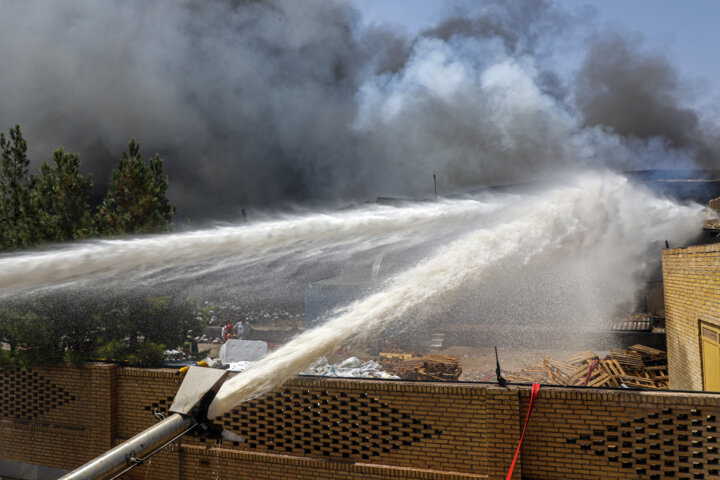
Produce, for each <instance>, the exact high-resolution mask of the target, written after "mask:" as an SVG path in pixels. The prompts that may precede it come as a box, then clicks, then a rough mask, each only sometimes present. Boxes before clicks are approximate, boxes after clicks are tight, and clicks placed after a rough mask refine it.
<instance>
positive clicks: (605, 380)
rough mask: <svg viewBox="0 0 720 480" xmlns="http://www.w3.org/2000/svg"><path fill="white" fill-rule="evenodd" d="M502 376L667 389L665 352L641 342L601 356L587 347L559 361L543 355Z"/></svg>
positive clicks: (552, 382)
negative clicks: (518, 369)
mask: <svg viewBox="0 0 720 480" xmlns="http://www.w3.org/2000/svg"><path fill="white" fill-rule="evenodd" d="M505 378H506V379H507V380H508V381H510V382H520V383H529V382H539V383H544V384H550V385H570V386H583V385H584V386H587V387H621V386H623V385H624V386H626V387H631V388H651V389H667V388H668V370H667V355H666V353H665V352H663V351H662V350H657V349H655V348H651V347H646V346H644V345H633V346H632V347H629V348H628V349H627V350H617V349H613V350H610V355H608V356H606V357H605V358H603V359H600V358H598V356H597V355H595V353H593V352H592V351H589V350H588V351H586V352H582V353H578V354H576V355H573V356H572V357H569V358H566V359H565V360H564V361H562V362H559V361H556V360H552V359H544V360H543V361H542V362H539V363H537V364H535V365H533V366H531V367H528V368H525V369H523V370H521V371H520V372H517V373H514V372H510V373H507V374H506V375H505Z"/></svg>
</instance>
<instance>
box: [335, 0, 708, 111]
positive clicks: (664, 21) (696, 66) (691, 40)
mask: <svg viewBox="0 0 720 480" xmlns="http://www.w3.org/2000/svg"><path fill="white" fill-rule="evenodd" d="M349 1H350V2H351V3H352V4H354V5H355V6H356V8H358V9H359V10H360V11H361V12H362V13H363V16H364V19H365V21H366V22H387V21H390V22H395V23H399V24H402V25H404V26H405V27H406V28H407V29H408V30H409V31H411V32H412V31H417V30H421V29H423V28H424V27H426V26H429V25H432V24H433V23H435V21H436V20H437V19H438V18H439V17H441V16H442V14H443V12H444V11H446V10H448V9H449V8H451V7H452V5H454V4H458V3H460V4H462V3H466V2H463V1H461V0H457V1H454V2H453V1H447V0H349ZM556 1H557V3H559V4H560V5H562V6H564V7H565V8H567V9H570V10H573V9H577V8H581V7H584V6H585V7H586V6H590V7H591V8H592V9H594V10H595V14H596V16H597V21H596V24H598V25H599V26H603V25H607V24H620V25H623V26H625V27H626V28H628V29H630V30H634V31H638V32H640V33H642V34H643V36H644V37H645V44H646V46H647V47H648V48H650V49H652V50H653V51H657V52H662V53H663V54H665V55H666V56H667V58H668V59H669V60H670V61H671V63H672V64H673V65H674V66H675V67H676V68H677V70H678V72H679V73H680V74H681V76H682V77H683V78H684V79H685V80H687V81H689V82H690V83H691V84H692V85H694V86H695V87H696V88H697V91H698V95H699V97H700V98H699V99H698V100H699V102H700V103H708V102H712V103H715V104H720V61H719V55H718V51H717V45H720V28H719V27H718V24H719V23H720V1H714V0H705V1H700V0H694V1H684V2H681V1H677V0H594V1H578V0H556ZM472 3H474V4H478V3H480V2H479V1H474V2H472Z"/></svg>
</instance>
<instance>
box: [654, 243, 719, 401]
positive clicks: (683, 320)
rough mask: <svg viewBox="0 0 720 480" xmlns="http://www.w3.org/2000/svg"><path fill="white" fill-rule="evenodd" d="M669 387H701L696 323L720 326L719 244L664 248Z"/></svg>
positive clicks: (697, 327) (699, 353)
mask: <svg viewBox="0 0 720 480" xmlns="http://www.w3.org/2000/svg"><path fill="white" fill-rule="evenodd" d="M662 262H663V283H664V292H665V329H666V332H667V352H668V368H669V372H668V373H669V376H670V388H672V389H677V390H702V388H703V382H702V364H701V352H700V332H699V322H700V321H701V320H702V321H704V322H708V323H712V324H715V325H720V244H712V245H701V246H695V247H688V248H677V249H672V250H664V251H663V253H662Z"/></svg>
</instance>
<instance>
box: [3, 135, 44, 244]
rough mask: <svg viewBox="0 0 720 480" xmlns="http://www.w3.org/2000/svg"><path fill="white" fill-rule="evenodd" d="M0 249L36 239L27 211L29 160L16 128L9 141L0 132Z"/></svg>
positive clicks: (32, 185) (29, 181)
mask: <svg viewBox="0 0 720 480" xmlns="http://www.w3.org/2000/svg"><path fill="white" fill-rule="evenodd" d="M0 152H1V155H2V163H1V164H0V248H1V249H3V250H8V249H16V248H21V247H25V246H28V245H31V244H33V243H34V242H35V240H36V238H37V230H36V227H35V225H34V223H35V221H34V220H35V216H34V215H33V212H32V211H31V207H32V203H31V201H30V197H31V191H32V189H33V187H34V178H33V177H31V176H29V175H28V166H29V165H30V160H29V159H28V156H27V142H26V141H25V139H24V138H23V136H22V132H21V131H20V126H19V125H16V126H15V127H14V128H11V129H10V135H9V138H8V137H6V136H5V134H4V133H0Z"/></svg>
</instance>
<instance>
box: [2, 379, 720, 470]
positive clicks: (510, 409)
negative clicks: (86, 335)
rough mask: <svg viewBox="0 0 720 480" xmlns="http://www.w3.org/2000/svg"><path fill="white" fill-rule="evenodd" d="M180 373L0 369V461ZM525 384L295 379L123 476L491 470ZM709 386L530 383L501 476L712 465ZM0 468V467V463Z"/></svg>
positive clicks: (116, 433) (139, 413)
mask: <svg viewBox="0 0 720 480" xmlns="http://www.w3.org/2000/svg"><path fill="white" fill-rule="evenodd" d="M181 380H182V379H181V378H180V377H179V376H177V375H176V374H175V372H173V371H170V370H144V369H135V368H118V367H115V366H111V365H93V366H88V367H87V368H82V369H72V368H51V369H32V370H25V371H15V370H6V371H2V372H0V395H2V400H3V402H2V404H1V405H2V406H3V409H2V411H1V413H0V460H2V461H0V468H3V465H8V464H14V465H20V464H35V465H42V466H45V467H51V468H61V469H69V468H73V467H76V466H79V465H80V464H82V463H84V462H85V461H87V460H89V459H90V458H92V457H94V456H95V455H97V454H99V453H100V452H102V451H104V450H107V449H109V448H110V447H112V446H114V445H115V444H117V443H119V442H121V441H122V440H124V439H126V438H129V437H130V436H132V435H134V434H135V433H137V432H139V431H141V430H143V429H145V428H147V427H148V426H150V425H152V424H153V423H154V422H156V419H155V416H154V412H164V411H166V410H167V408H168V406H169V405H170V404H171V402H172V399H173V397H174V394H175V391H176V390H177V388H178V386H179V384H180V382H181ZM528 400H529V387H511V388H500V387H498V386H495V385H488V384H477V383H456V384H447V383H442V384H440V383H412V382H400V381H398V382H394V381H388V382H383V381H365V380H339V379H323V378H296V379H293V380H291V381H290V382H288V383H287V384H286V385H285V386H283V387H282V388H281V389H279V390H278V391H275V392H272V393H270V394H268V395H265V396H263V397H261V398H258V399H256V400H253V401H251V402H248V403H245V404H243V405H240V406H239V407H238V408H236V409H235V410H233V411H231V412H229V413H228V414H226V415H225V416H224V417H223V418H222V423H223V424H224V425H225V427H226V428H229V429H231V430H233V431H235V432H237V433H239V434H241V435H243V436H245V437H246V438H247V439H248V442H247V443H242V444H232V443H229V444H228V443H227V442H226V443H223V444H218V443H216V442H215V441H209V440H203V439H199V438H193V437H185V438H184V439H183V442H182V445H181V446H180V448H178V445H176V444H174V445H172V446H170V447H169V448H167V449H166V450H164V451H163V452H162V453H159V454H158V455H156V456H154V457H153V458H152V459H151V461H150V462H148V463H147V464H145V465H143V466H141V467H139V468H137V469H135V470H133V471H132V472H131V473H130V474H128V475H126V478H134V479H145V478H147V479H168V478H186V479H201V478H202V479H204V478H213V479H276V478H283V479H308V480H311V479H312V480H317V479H358V480H359V479H381V478H402V479H421V478H422V479H444V480H454V479H478V478H490V479H503V478H504V477H505V474H506V470H507V468H508V466H509V464H510V461H511V459H512V456H513V454H514V451H515V448H516V445H517V442H518V440H519V436H520V431H521V427H522V424H523V422H524V419H525V413H526V411H527V406H528ZM718 419H720V396H718V395H714V394H700V393H699V394H692V395H690V394H679V393H673V392H663V393H655V392H638V391H612V390H596V389H579V388H574V389H573V388H554V387H543V389H542V390H541V391H540V397H539V400H538V403H537V404H536V407H535V411H534V413H533V417H532V419H531V422H530V426H529V429H528V433H527V435H526V439H525V443H524V447H523V450H522V453H521V456H520V460H519V463H518V466H517V469H516V472H517V473H516V475H515V477H514V478H521V475H522V477H523V478H532V479H536V480H543V479H557V478H583V479H606V478H617V479H621V478H638V479H656V478H658V479H659V478H666V477H669V476H672V477H673V478H678V479H696V478H711V477H717V476H720V466H719V462H720V453H719V452H718V447H720V433H719V432H718V427H720V423H719V422H718ZM2 474H3V472H0V475H2Z"/></svg>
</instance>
